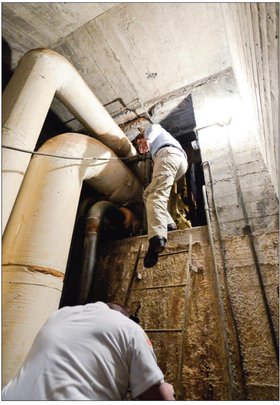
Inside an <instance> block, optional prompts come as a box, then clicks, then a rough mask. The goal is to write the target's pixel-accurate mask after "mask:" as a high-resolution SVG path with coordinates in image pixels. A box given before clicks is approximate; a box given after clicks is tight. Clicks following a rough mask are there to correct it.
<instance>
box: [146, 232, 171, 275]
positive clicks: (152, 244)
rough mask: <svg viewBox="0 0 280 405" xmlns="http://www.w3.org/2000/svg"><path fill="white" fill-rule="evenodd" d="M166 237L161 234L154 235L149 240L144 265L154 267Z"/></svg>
mask: <svg viewBox="0 0 280 405" xmlns="http://www.w3.org/2000/svg"><path fill="white" fill-rule="evenodd" d="M165 244H166V239H165V238H164V237H163V236H154V237H153V238H151V239H150V240H149V248H148V251H147V253H146V255H145V257H144V266H145V267H147V268H149V267H154V266H155V265H156V264H157V262H158V255H159V253H161V252H163V251H164V249H165Z"/></svg>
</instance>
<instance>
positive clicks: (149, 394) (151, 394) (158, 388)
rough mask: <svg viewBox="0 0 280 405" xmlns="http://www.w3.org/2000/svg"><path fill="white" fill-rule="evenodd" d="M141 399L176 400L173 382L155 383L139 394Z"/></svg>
mask: <svg viewBox="0 0 280 405" xmlns="http://www.w3.org/2000/svg"><path fill="white" fill-rule="evenodd" d="M139 399H140V400H141V401H149V400H150V401H160V400H161V401H175V398H174V389H173V386H172V385H171V384H168V383H166V382H163V383H161V384H156V385H153V386H152V387H151V388H149V389H148V390H147V391H145V392H143V394H141V395H139Z"/></svg>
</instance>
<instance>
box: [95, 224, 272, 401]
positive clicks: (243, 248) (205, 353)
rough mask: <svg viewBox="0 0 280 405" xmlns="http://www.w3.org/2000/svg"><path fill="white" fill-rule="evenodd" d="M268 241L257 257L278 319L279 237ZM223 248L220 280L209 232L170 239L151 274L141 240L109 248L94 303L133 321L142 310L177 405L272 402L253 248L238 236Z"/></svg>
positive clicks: (269, 360)
mask: <svg viewBox="0 0 280 405" xmlns="http://www.w3.org/2000/svg"><path fill="white" fill-rule="evenodd" d="M263 238H264V237H263V236H261V238H260V239H258V243H259V244H261V242H262V240H263ZM265 240H266V244H265V246H262V248H261V249H260V251H261V252H262V263H263V267H264V268H265V267H266V269H265V270H264V273H265V276H266V283H267V289H268V290H270V293H269V294H268V295H269V300H270V306H271V309H272V310H273V311H275V317H277V295H276V294H275V292H276V287H277V277H276V273H275V268H276V263H277V255H276V254H275V252H276V247H275V242H277V233H276V232H271V233H270V234H266V235H265ZM225 243H226V250H227V258H226V263H225V262H224V260H223V256H222V254H221V249H220V244H219V242H218V241H217V240H216V243H215V255H216V261H217V277H216V273H215V271H214V267H213V262H212V253H211V249H210V246H209V243H208V234H207V228H206V227H199V228H193V229H190V230H186V231H174V232H171V233H169V241H168V245H167V249H166V250H165V251H164V253H163V254H162V255H161V256H160V258H159V262H158V264H157V265H156V267H154V268H152V269H145V268H144V267H143V256H144V254H145V252H146V249H147V238H146V237H145V236H142V237H137V238H130V239H127V240H125V241H119V242H110V243H106V244H105V245H104V246H103V248H102V251H101V252H100V257H102V260H101V261H100V263H99V265H98V277H97V280H98V281H97V289H96V291H97V292H96V296H95V299H102V300H109V301H115V302H118V303H120V304H124V303H126V304H127V307H128V309H129V311H130V313H133V312H135V310H136V309H137V308H138V305H139V304H141V308H140V311H139V315H140V320H141V326H142V327H143V328H144V329H145V330H146V332H147V334H148V335H149V337H150V339H151V341H152V343H153V346H154V350H155V353H156V355H157V359H158V363H159V366H160V367H161V368H162V370H163V372H164V374H165V378H166V380H167V381H168V382H170V383H172V384H173V385H174V388H175V391H176V395H177V399H182V400H210V399H211V400H231V399H236V400H244V399H248V400H276V399H277V398H278V376H277V373H278V364H277V360H276V356H275V352H274V348H273V344H272V340H271V335H270V330H269V327H268V324H267V316H266V313H265V310H264V306H263V302H262V295H261V293H260V289H259V283H258V279H257V277H256V271H255V268H254V265H253V263H252V259H251V253H250V247H249V246H248V242H247V240H246V237H241V236H235V237H228V238H226V239H225ZM141 244H143V248H142V252H141V255H140V259H139V262H138V265H137V254H138V251H139V246H140V245H141ZM268 247H270V248H271V247H272V248H273V251H274V253H272V251H271V250H270V249H267V248H268ZM135 271H136V272H135ZM136 273H138V277H135V274H136ZM139 274H140V275H141V279H140V277H139ZM131 280H133V283H132V284H130V281H131ZM185 283H186V284H187V285H186V286H185V285H184V284H185ZM164 286H166V287H165V288H164ZM100 292H102V293H101V295H100ZM219 296H220V297H221V301H222V306H221V305H220V301H219ZM184 327H185V332H184V331H182V330H181V329H184ZM181 345H182V346H181ZM181 347H182V348H183V351H182V356H181ZM180 360H181V361H182V370H181V374H180V371H179V370H180ZM180 381H181V384H180Z"/></svg>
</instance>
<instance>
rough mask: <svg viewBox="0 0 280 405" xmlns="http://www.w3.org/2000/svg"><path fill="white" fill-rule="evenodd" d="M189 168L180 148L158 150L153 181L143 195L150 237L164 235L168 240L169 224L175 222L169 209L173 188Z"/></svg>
mask: <svg viewBox="0 0 280 405" xmlns="http://www.w3.org/2000/svg"><path fill="white" fill-rule="evenodd" d="M187 169H188V162H187V159H186V157H185V155H184V154H183V152H181V151H180V150H179V149H177V148H173V147H166V148H162V149H160V150H159V151H158V152H157V154H156V157H155V159H154V169H153V177H152V181H151V183H150V184H149V185H148V187H147V188H146V190H145V191H144V195H143V197H144V203H145V206H146V212H147V222H148V238H149V239H151V238H153V237H154V236H163V237H164V238H165V239H166V240H167V224H171V223H174V220H173V218H172V217H171V215H170V214H169V212H168V209H167V206H168V200H169V197H170V193H171V188H172V186H173V184H174V183H175V182H176V181H178V180H179V179H180V177H182V176H183V175H184V174H185V173H186V171H187Z"/></svg>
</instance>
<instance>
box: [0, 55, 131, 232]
mask: <svg viewBox="0 0 280 405" xmlns="http://www.w3.org/2000/svg"><path fill="white" fill-rule="evenodd" d="M54 96H56V97H57V98H58V99H59V100H60V101H61V102H62V103H63V104H64V105H65V106H66V107H67V108H68V109H69V110H70V111H71V112H72V113H73V115H74V116H75V117H76V118H77V119H78V120H79V121H80V122H81V123H82V124H83V125H84V127H85V128H87V129H88V130H89V131H90V133H91V134H92V135H93V136H94V137H95V138H97V139H99V140H100V141H101V142H103V143H104V144H105V145H106V146H108V147H109V148H110V149H112V150H113V151H114V152H115V153H116V154H117V155H118V156H121V157H130V156H135V155H136V154H137V153H136V149H135V148H134V147H133V145H132V144H131V142H130V141H129V139H128V138H127V137H126V135H125V134H124V132H123V131H122V130H121V128H120V127H119V126H118V125H117V124H116V123H115V121H114V120H113V118H112V117H111V116H110V114H109V113H108V112H107V111H106V109H105V108H104V107H103V105H102V104H101V103H100V102H99V100H98V99H97V98H96V96H95V95H94V94H93V92H92V91H91V89H90V88H89V87H88V85H87V84H86V83H85V82H84V80H83V79H82V78H81V76H80V75H79V73H78V72H77V70H76V69H75V68H74V67H73V66H72V65H71V64H70V63H69V62H68V61H67V59H65V58H64V57H63V56H61V55H59V54H58V53H56V52H54V51H52V50H50V49H33V50H31V51H29V52H27V53H26V54H25V55H24V56H23V57H22V59H21V60H20V62H19V64H18V66H17V69H16V71H15V73H14V74H13V76H12V78H11V80H10V81H9V83H8V85H7V87H6V88H5V91H4V94H3V116H2V121H3V132H2V134H3V138H2V142H3V144H4V145H6V146H10V147H15V148H22V149H27V150H33V149H34V148H35V145H36V142H37V139H38V137H39V134H40V131H41V129H42V127H43V123H44V120H45V118H46V115H47V113H48V110H49V108H50V105H51V102H52V100H53V98H54ZM29 161H30V156H29V155H28V154H22V153H20V152H15V151H12V150H9V149H4V150H3V153H2V169H3V175H2V190H3V196H4V198H3V204H2V227H3V230H4V229H5V227H6V224H7V221H8V219H9V216H10V213H11V211H12V208H13V205H14V202H15V200H16V197H17V194H18V191H19V188H20V186H21V183H22V180H23V177H24V175H25V172H26V169H27V166H28V164H29Z"/></svg>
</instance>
